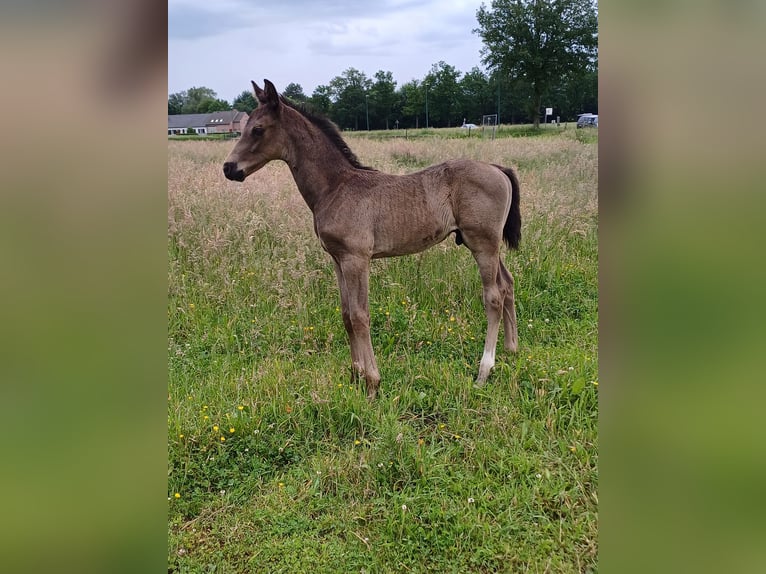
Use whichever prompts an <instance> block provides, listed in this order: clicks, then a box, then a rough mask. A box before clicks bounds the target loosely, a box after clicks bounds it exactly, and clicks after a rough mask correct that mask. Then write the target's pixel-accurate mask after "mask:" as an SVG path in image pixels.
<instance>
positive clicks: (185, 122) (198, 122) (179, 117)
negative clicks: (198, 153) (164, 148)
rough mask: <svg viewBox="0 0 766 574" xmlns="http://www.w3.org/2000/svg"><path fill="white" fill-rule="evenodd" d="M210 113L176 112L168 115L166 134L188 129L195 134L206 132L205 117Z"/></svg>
mask: <svg viewBox="0 0 766 574" xmlns="http://www.w3.org/2000/svg"><path fill="white" fill-rule="evenodd" d="M209 116H210V114H176V115H172V116H170V115H169V116H168V135H169V136H174V135H179V134H185V133H188V130H189V129H192V130H194V132H195V133H197V134H206V133H207V127H206V124H207V118H208V117H209Z"/></svg>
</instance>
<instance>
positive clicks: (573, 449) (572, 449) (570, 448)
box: [569, 446, 577, 452]
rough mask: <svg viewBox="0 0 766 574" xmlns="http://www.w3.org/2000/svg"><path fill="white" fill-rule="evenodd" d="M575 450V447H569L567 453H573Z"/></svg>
mask: <svg viewBox="0 0 766 574" xmlns="http://www.w3.org/2000/svg"><path fill="white" fill-rule="evenodd" d="M576 450H577V447H576V446H570V447H569V451H570V452H575V451H576Z"/></svg>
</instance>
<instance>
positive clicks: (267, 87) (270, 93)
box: [263, 79, 279, 110]
mask: <svg viewBox="0 0 766 574" xmlns="http://www.w3.org/2000/svg"><path fill="white" fill-rule="evenodd" d="M263 87H264V93H265V96H266V98H265V101H264V102H263V103H265V104H268V105H269V106H271V107H272V108H274V109H275V110H276V109H279V94H278V93H277V89H276V88H275V87H274V84H272V83H271V82H270V81H268V80H266V79H264V80H263Z"/></svg>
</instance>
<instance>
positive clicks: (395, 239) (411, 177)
mask: <svg viewBox="0 0 766 574" xmlns="http://www.w3.org/2000/svg"><path fill="white" fill-rule="evenodd" d="M252 84H253V89H254V91H255V96H256V98H257V99H258V102H259V106H258V108H257V109H256V110H255V111H254V112H253V114H252V115H251V116H250V119H249V120H248V122H247V126H246V127H245V130H244V132H243V134H242V137H241V138H240V140H239V141H238V142H237V144H236V145H235V146H234V149H233V150H232V151H231V153H230V154H229V157H228V158H227V159H226V162H225V163H224V165H223V173H224V175H225V176H226V177H227V178H228V179H231V180H234V181H244V179H245V178H246V177H247V176H249V175H250V174H252V173H254V172H256V171H258V170H259V169H261V168H262V167H263V166H264V165H266V164H267V163H268V162H270V161H272V160H282V161H284V162H285V163H287V165H288V166H289V167H290V171H291V172H292V175H293V178H294V179H295V183H296V184H297V186H298V190H299V191H300V193H301V195H302V196H303V199H304V200H305V201H306V204H307V205H308V206H309V209H311V212H312V213H313V215H314V230H315V232H316V234H317V236H318V237H319V241H320V243H321V244H322V247H323V248H324V250H325V251H327V253H329V254H330V257H332V260H333V263H334V264H335V275H336V277H337V279H338V286H339V287H340V297H341V306H342V314H343V324H344V325H345V327H346V332H347V333H348V338H349V343H350V346H351V363H352V376H355V377H356V376H359V377H363V378H364V380H365V383H366V386H367V397H368V398H369V399H374V398H375V396H376V394H377V391H378V387H379V385H380V374H379V372H378V366H377V364H376V362H375V355H374V353H373V350H372V341H371V339H370V312H369V304H368V283H369V276H370V260H371V259H375V258H379V257H393V256H395V255H407V254H411V253H417V252H420V251H423V250H425V249H427V248H429V247H431V246H433V245H436V244H437V243H439V242H440V241H442V240H443V239H444V238H445V237H447V235H448V234H450V233H453V232H454V233H455V240H456V242H457V243H458V245H460V244H465V246H466V247H467V248H468V249H469V250H470V251H471V253H472V254H473V257H474V259H475V260H476V263H477V264H478V266H479V274H480V275H481V282H482V286H483V295H484V297H483V298H484V308H485V310H486V314H487V336H486V339H485V342H484V354H483V355H482V358H481V363H480V365H479V374H478V376H477V378H476V383H477V384H478V385H481V384H483V383H484V381H485V380H486V379H487V376H488V375H489V372H490V370H491V369H492V367H493V366H494V365H495V347H496V346H497V336H498V329H499V325H500V319H501V317H502V319H503V329H504V331H505V348H506V349H508V350H510V351H513V352H515V351H516V349H517V346H518V336H517V330H516V308H515V305H514V298H513V277H512V276H511V274H510V272H509V271H508V270H507V269H506V268H505V266H504V265H503V261H502V259H501V257H500V243H501V242H502V241H503V240H505V243H506V244H507V245H508V247H510V248H512V249H516V248H518V245H519V241H520V239H521V213H520V211H519V180H518V178H517V176H516V173H515V172H514V171H513V170H512V169H511V168H508V167H502V166H499V165H491V164H488V163H483V162H479V161H473V160H467V159H461V160H452V161H447V162H444V163H441V164H439V165H435V166H432V167H429V168H426V169H424V170H422V171H419V172H416V173H412V174H408V175H391V174H386V173H381V172H379V171H377V170H374V169H372V168H369V167H365V166H363V165H361V164H360V163H359V160H358V159H357V158H356V156H355V155H354V154H353V152H352V151H351V150H350V149H349V148H348V146H347V144H346V142H345V141H343V138H342V137H341V135H340V132H339V131H338V128H337V127H336V126H335V125H334V124H333V123H332V122H331V121H330V120H328V119H326V118H322V117H318V116H315V115H313V114H311V113H309V112H308V111H306V110H303V109H299V108H297V107H295V106H294V105H293V104H292V103H290V102H289V101H287V100H285V99H284V98H282V97H281V96H280V95H279V94H278V93H277V90H276V88H275V87H274V85H273V84H272V83H271V82H270V81H268V80H264V89H261V88H259V87H258V86H257V85H256V83H255V82H253V83H252Z"/></svg>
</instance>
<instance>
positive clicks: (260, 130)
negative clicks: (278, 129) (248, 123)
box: [253, 128, 263, 137]
mask: <svg viewBox="0 0 766 574" xmlns="http://www.w3.org/2000/svg"><path fill="white" fill-rule="evenodd" d="M262 135H263V128H253V137H260V136H262Z"/></svg>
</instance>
